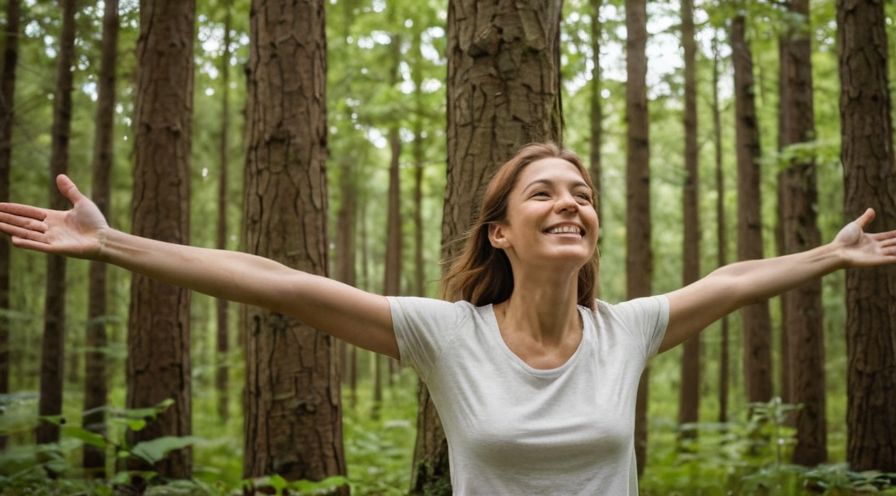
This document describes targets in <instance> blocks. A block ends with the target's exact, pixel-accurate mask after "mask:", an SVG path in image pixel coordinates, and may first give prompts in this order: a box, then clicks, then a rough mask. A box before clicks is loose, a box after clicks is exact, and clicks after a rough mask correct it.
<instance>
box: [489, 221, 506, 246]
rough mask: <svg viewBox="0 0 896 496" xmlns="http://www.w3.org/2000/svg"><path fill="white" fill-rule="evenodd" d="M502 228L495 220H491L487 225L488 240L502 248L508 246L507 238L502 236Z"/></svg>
mask: <svg viewBox="0 0 896 496" xmlns="http://www.w3.org/2000/svg"><path fill="white" fill-rule="evenodd" d="M503 228H504V226H502V225H501V224H498V223H497V222H492V223H491V224H489V225H488V241H489V243H491V244H492V246H494V247H495V248H499V249H504V248H507V246H508V242H507V238H506V237H504V229H503Z"/></svg>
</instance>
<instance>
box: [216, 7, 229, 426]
mask: <svg viewBox="0 0 896 496" xmlns="http://www.w3.org/2000/svg"><path fill="white" fill-rule="evenodd" d="M224 9H225V11H226V12H225V14H224V53H223V54H222V55H221V85H222V86H223V89H222V91H221V140H220V142H219V143H218V146H219V148H218V160H219V161H220V166H221V172H220V176H219V182H218V233H217V234H218V236H217V238H218V239H217V242H216V246H217V247H218V249H221V250H224V249H226V248H227V204H228V201H227V200H228V197H229V195H228V170H227V169H228V164H229V163H230V153H229V152H230V150H229V148H230V133H229V129H228V126H229V125H230V56H231V55H230V54H231V51H230V25H231V13H230V11H231V5H230V2H227V3H225V5H224ZM227 307H228V305H227V300H224V299H218V300H217V301H216V305H215V310H216V314H217V332H216V333H215V337H216V339H215V341H216V343H215V344H216V352H217V367H215V389H216V390H217V392H218V417H219V418H220V419H221V420H223V421H227V418H228V403H230V394H229V389H230V386H229V384H230V377H229V373H228V366H227V359H228V354H229V352H230V336H229V331H230V329H229V328H230V324H229V321H230V319H229V318H228V312H227Z"/></svg>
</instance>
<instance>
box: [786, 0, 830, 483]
mask: <svg viewBox="0 0 896 496" xmlns="http://www.w3.org/2000/svg"><path fill="white" fill-rule="evenodd" d="M788 10H789V11H790V12H791V13H792V14H794V15H792V16H790V18H792V19H798V21H796V24H795V25H793V26H790V29H789V30H788V32H787V33H786V34H785V37H784V38H782V50H781V54H782V57H781V79H782V88H783V91H782V93H781V98H780V100H781V123H782V124H783V131H782V132H781V137H782V138H783V140H782V145H783V146H788V145H792V144H796V143H805V142H809V141H812V140H814V139H815V123H814V118H815V114H814V109H813V102H812V46H811V42H810V38H809V1H808V0H792V1H790V2H788ZM782 179H783V185H782V186H783V188H782V191H783V194H782V195H781V205H779V207H778V208H779V210H780V211H781V212H783V214H784V222H783V223H782V225H781V227H782V231H783V233H782V234H783V236H782V240H783V242H784V251H785V253H795V252H799V251H805V250H808V249H811V248H814V247H816V246H818V245H819V244H821V233H820V232H819V230H818V216H817V214H816V208H817V205H818V188H817V186H816V175H815V161H814V160H812V159H804V160H798V159H794V160H793V161H792V162H791V163H790V164H789V166H788V167H787V169H785V170H784V171H783V172H782ZM783 302H784V307H785V309H786V311H785V315H786V317H787V321H786V324H785V326H784V329H782V332H785V331H786V335H787V336H788V348H789V354H790V357H789V360H788V362H789V365H790V374H789V375H790V381H791V382H790V386H791V388H790V394H791V400H790V402H791V403H797V404H801V405H802V406H803V408H802V409H801V410H799V411H798V412H797V414H796V429H797V443H796V446H795V447H794V450H793V461H794V462H795V463H799V464H802V465H807V466H815V465H818V464H820V463H824V462H826V461H827V439H826V435H827V427H826V416H825V389H824V384H825V380H824V334H823V331H824V325H823V324H824V323H823V319H822V302H821V280H818V279H816V280H815V281H812V282H810V283H807V284H805V285H804V286H802V287H800V288H797V289H795V290H793V291H790V292H788V293H785V294H784V295H783Z"/></svg>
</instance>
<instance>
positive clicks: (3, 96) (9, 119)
mask: <svg viewBox="0 0 896 496" xmlns="http://www.w3.org/2000/svg"><path fill="white" fill-rule="evenodd" d="M20 17H21V11H20V5H19V0H9V1H8V2H6V28H5V29H4V30H3V46H4V49H3V74H2V76H0V77H2V80H0V201H2V202H6V201H9V165H10V160H11V158H12V127H13V124H14V114H13V108H14V105H13V103H14V101H15V90H16V65H17V64H18V59H19V20H20ZM9 246H10V245H9V238H7V237H6V236H3V239H0V308H9V262H10V253H9ZM9 331H10V325H9V320H8V318H7V317H6V316H5V315H0V394H8V393H9ZM4 449H6V436H0V450H4Z"/></svg>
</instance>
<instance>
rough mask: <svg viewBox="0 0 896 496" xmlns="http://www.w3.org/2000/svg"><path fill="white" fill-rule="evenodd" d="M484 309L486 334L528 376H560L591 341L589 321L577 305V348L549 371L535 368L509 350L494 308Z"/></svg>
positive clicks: (582, 308)
mask: <svg viewBox="0 0 896 496" xmlns="http://www.w3.org/2000/svg"><path fill="white" fill-rule="evenodd" d="M486 308H487V310H488V312H487V317H488V319H487V324H488V327H489V332H488V334H489V335H490V336H491V337H492V339H494V340H496V341H497V346H498V348H500V349H501V352H502V354H504V355H505V356H506V357H507V358H508V359H509V361H510V362H511V363H513V364H515V365H516V366H517V367H519V368H520V369H522V371H523V372H526V373H527V374H529V375H533V376H536V377H542V378H553V377H557V376H559V375H561V374H562V373H563V372H565V371H566V370H567V369H569V368H570V367H572V366H573V364H574V363H575V362H576V360H578V358H579V355H581V354H583V353H584V352H583V351H582V349H583V348H585V346H586V341H587V342H590V340H591V334H592V333H591V332H590V326H591V319H588V318H587V315H585V311H584V307H582V306H581V305H577V306H576V309H577V310H578V311H579V317H580V318H581V319H582V339H581V340H579V346H578V347H577V348H576V350H575V351H574V352H573V353H572V355H570V357H569V358H567V359H566V362H564V363H563V364H561V365H559V366H557V367H554V368H550V369H539V368H535V367H533V366H531V365H529V364H528V363H526V361H525V360H523V359H522V358H520V356H519V355H517V354H516V353H514V352H513V350H511V349H510V346H508V345H507V342H506V341H504V337H503V336H501V329H500V327H498V317H497V316H496V315H495V306H494V305H493V304H489V305H488V306H487V307H486Z"/></svg>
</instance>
